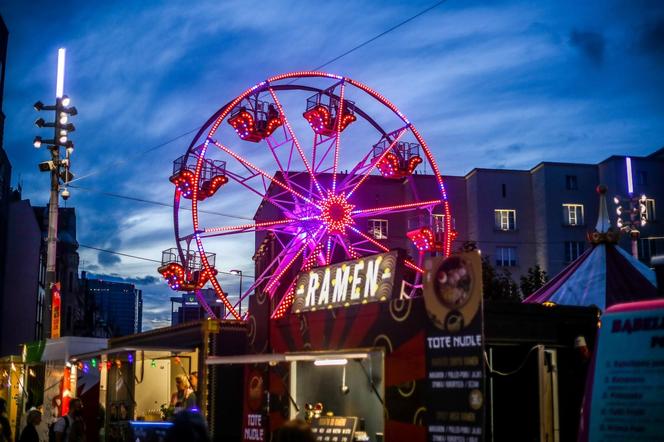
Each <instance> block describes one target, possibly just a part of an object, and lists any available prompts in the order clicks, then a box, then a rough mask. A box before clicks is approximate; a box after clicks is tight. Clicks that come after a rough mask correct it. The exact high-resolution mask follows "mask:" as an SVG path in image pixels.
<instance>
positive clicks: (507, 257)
mask: <svg viewBox="0 0 664 442" xmlns="http://www.w3.org/2000/svg"><path fill="white" fill-rule="evenodd" d="M496 266H497V267H514V266H516V247H496Z"/></svg>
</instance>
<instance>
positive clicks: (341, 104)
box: [332, 82, 346, 193]
mask: <svg viewBox="0 0 664 442" xmlns="http://www.w3.org/2000/svg"><path fill="white" fill-rule="evenodd" d="M345 89H346V83H344V82H342V83H341V90H340V91H339V109H337V139H336V140H334V163H333V165H332V193H337V166H339V143H340V142H341V120H342V117H343V114H344V92H345Z"/></svg>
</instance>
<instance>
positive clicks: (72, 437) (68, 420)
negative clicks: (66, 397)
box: [53, 398, 85, 442]
mask: <svg viewBox="0 0 664 442" xmlns="http://www.w3.org/2000/svg"><path fill="white" fill-rule="evenodd" d="M53 431H54V432H55V442H85V422H84V421H83V402H82V401H81V399H79V398H74V399H72V400H71V401H70V402H69V413H67V415H66V416H62V417H61V418H60V419H58V420H57V422H55V424H54V427H53Z"/></svg>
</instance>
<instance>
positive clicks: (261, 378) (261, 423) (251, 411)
mask: <svg viewBox="0 0 664 442" xmlns="http://www.w3.org/2000/svg"><path fill="white" fill-rule="evenodd" d="M265 373H266V372H265V371H264V370H262V369H261V368H260V366H259V365H257V366H250V365H245V367H244V413H243V422H242V441H243V442H249V441H260V442H266V441H268V440H270V432H269V430H268V429H269V428H270V427H269V425H268V418H267V415H266V413H265V411H266V406H265V405H266V403H265V402H266V401H265V391H266V390H267V381H266V379H265Z"/></svg>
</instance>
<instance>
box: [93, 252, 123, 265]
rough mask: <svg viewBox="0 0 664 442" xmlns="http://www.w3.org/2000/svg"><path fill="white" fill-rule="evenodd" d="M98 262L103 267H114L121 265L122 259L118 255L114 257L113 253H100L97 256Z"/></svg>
mask: <svg viewBox="0 0 664 442" xmlns="http://www.w3.org/2000/svg"><path fill="white" fill-rule="evenodd" d="M97 262H99V265H101V266H114V265H116V264H120V263H121V262H122V259H120V257H119V256H118V255H113V254H112V253H107V252H99V253H98V254H97Z"/></svg>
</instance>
